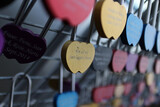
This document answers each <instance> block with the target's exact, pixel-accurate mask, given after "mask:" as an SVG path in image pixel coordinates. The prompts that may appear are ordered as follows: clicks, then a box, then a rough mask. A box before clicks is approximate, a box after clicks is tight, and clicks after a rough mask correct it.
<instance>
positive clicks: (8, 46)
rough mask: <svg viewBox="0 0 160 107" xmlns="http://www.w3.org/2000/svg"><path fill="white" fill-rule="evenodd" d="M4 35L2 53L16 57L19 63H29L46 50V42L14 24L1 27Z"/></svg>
mask: <svg viewBox="0 0 160 107" xmlns="http://www.w3.org/2000/svg"><path fill="white" fill-rule="evenodd" d="M2 30H3V33H4V37H5V40H6V42H5V47H4V50H3V53H4V55H5V56H6V57H7V58H9V59H16V60H17V61H18V62H19V63H29V62H33V61H36V60H38V59H39V58H40V57H41V56H42V55H43V54H44V52H45V50H46V42H45V40H44V39H42V38H40V37H38V35H37V34H34V33H33V32H31V31H30V30H27V29H24V28H22V27H19V26H17V25H15V24H8V25H5V26H3V27H2Z"/></svg>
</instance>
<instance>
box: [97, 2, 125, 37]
mask: <svg viewBox="0 0 160 107" xmlns="http://www.w3.org/2000/svg"><path fill="white" fill-rule="evenodd" d="M94 19H95V25H96V28H97V30H98V33H99V35H100V36H101V37H104V38H106V37H107V38H113V39H117V38H118V37H119V36H120V35H121V33H122V32H123V29H124V27H125V24H126V19H127V12H126V9H125V7H124V6H122V5H120V4H119V3H118V2H114V1H113V0H100V1H99V2H97V4H96V6H95V9H94Z"/></svg>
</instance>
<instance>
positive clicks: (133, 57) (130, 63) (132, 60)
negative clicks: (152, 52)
mask: <svg viewBox="0 0 160 107" xmlns="http://www.w3.org/2000/svg"><path fill="white" fill-rule="evenodd" d="M137 61H138V55H137V54H129V55H128V59H127V64H126V71H127V72H132V71H133V70H134V69H135V68H136V65H137Z"/></svg>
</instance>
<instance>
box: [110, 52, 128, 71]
mask: <svg viewBox="0 0 160 107" xmlns="http://www.w3.org/2000/svg"><path fill="white" fill-rule="evenodd" d="M127 58H128V54H127V52H124V51H121V50H117V51H115V52H114V55H113V58H112V69H113V71H114V72H121V71H122V70H123V68H124V67H125V65H126V63H127Z"/></svg>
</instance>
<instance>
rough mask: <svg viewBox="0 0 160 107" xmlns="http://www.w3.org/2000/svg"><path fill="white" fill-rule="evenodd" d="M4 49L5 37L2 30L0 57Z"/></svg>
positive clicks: (0, 35)
mask: <svg viewBox="0 0 160 107" xmlns="http://www.w3.org/2000/svg"><path fill="white" fill-rule="evenodd" d="M3 47H4V37H3V33H2V31H1V30H0V55H1V54H2V51H3Z"/></svg>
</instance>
